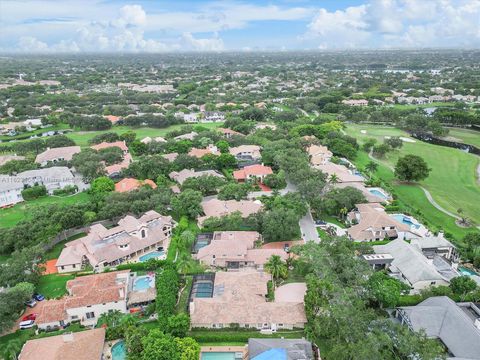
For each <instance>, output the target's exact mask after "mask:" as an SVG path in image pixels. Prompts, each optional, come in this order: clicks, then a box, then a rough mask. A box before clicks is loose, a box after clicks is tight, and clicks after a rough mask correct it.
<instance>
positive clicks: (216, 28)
mask: <svg viewBox="0 0 480 360" xmlns="http://www.w3.org/2000/svg"><path fill="white" fill-rule="evenodd" d="M389 48H390V49H391V48H394V49H397V48H409V49H411V48H480V0H310V1H309V0H279V1H266V0H224V1H210V0H167V1H162V0H137V1H135V0H131V1H124V0H0V52H2V53H10V52H20V53H62V52H73V53H82V52H89V53H90V52H105V53H111V52H119V53H127V52H134V53H142V52H152V53H156V52H176V51H215V52H220V51H283V50H340V49H341V50H343V49H389Z"/></svg>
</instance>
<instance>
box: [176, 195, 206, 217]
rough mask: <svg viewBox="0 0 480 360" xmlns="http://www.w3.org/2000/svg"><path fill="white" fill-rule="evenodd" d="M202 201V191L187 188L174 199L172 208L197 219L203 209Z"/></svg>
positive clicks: (180, 213)
mask: <svg viewBox="0 0 480 360" xmlns="http://www.w3.org/2000/svg"><path fill="white" fill-rule="evenodd" d="M201 202H202V193H201V192H199V191H195V190H192V189H187V190H185V191H182V192H181V193H180V194H178V195H177V196H176V197H174V198H173V199H172V209H173V211H174V212H175V213H177V214H179V215H186V216H188V217H189V218H190V219H195V218H196V217H197V216H198V215H200V214H201V213H202V211H203V210H202V206H201V205H200V204H201Z"/></svg>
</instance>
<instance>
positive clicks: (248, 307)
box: [189, 271, 307, 332]
mask: <svg viewBox="0 0 480 360" xmlns="http://www.w3.org/2000/svg"><path fill="white" fill-rule="evenodd" d="M269 280H270V275H269V274H267V273H264V272H258V271H238V272H232V271H228V272H215V273H207V274H201V275H199V276H195V277H194V280H193V286H192V291H191V293H190V303H189V312H190V319H191V325H192V327H193V328H198V327H201V328H212V329H221V328H225V327H230V326H239V327H240V328H254V329H259V330H267V331H273V332H275V331H277V330H280V329H293V328H303V327H304V326H305V323H306V322H307V318H306V316H305V309H304V303H303V298H304V296H305V291H306V286H305V284H301V283H293V284H287V285H286V290H287V291H288V292H289V296H284V294H283V293H282V294H279V295H278V296H277V295H276V296H275V301H271V302H267V299H266V294H267V282H268V281H269ZM281 288H282V287H280V288H278V289H277V291H278V290H280V289H281ZM275 294H277V292H276V293H275Z"/></svg>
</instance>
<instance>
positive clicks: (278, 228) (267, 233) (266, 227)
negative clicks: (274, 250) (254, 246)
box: [257, 208, 301, 242]
mask: <svg viewBox="0 0 480 360" xmlns="http://www.w3.org/2000/svg"><path fill="white" fill-rule="evenodd" d="M257 217H260V222H261V230H262V231H261V233H262V234H263V238H264V239H265V241H267V242H273V241H283V240H292V239H295V238H298V236H299V227H298V220H299V219H300V217H301V216H298V215H297V214H296V213H295V211H294V210H292V209H286V208H275V209H273V210H271V211H267V212H264V213H259V214H257Z"/></svg>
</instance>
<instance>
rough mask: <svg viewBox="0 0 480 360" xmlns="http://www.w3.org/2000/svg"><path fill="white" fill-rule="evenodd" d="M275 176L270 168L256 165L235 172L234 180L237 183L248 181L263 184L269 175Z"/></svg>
mask: <svg viewBox="0 0 480 360" xmlns="http://www.w3.org/2000/svg"><path fill="white" fill-rule="evenodd" d="M271 174H273V171H272V168H271V167H270V166H265V165H261V164H254V165H249V166H245V167H244V168H243V169H240V170H236V171H234V172H233V178H234V179H235V180H237V181H240V182H244V181H248V180H252V181H260V182H263V180H264V179H265V177H266V176H267V175H271Z"/></svg>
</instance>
